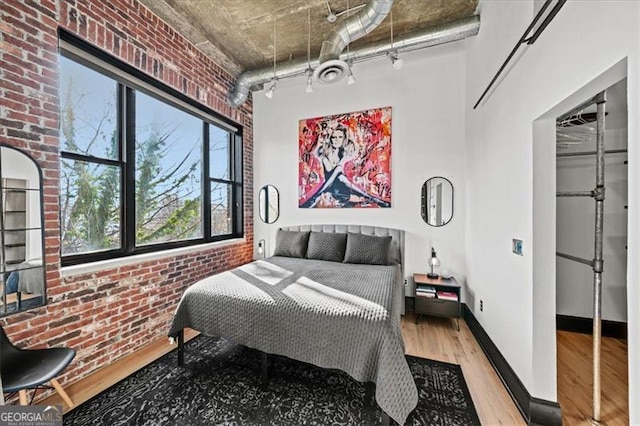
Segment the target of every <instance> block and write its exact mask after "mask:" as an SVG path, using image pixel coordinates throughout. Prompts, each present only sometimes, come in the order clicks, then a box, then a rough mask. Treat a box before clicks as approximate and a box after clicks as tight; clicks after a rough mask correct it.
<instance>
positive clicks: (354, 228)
mask: <svg viewBox="0 0 640 426" xmlns="http://www.w3.org/2000/svg"><path fill="white" fill-rule="evenodd" d="M282 229H283V230H285V231H313V232H326V233H348V232H351V233H355V234H363V235H374V236H377V237H382V236H391V246H390V248H389V251H390V253H389V254H390V260H391V261H392V262H395V263H397V264H399V265H400V269H401V271H402V274H401V280H400V281H401V282H399V283H398V284H397V285H400V286H403V278H404V231H403V230H400V229H394V228H385V227H381V226H365V225H338V224H332V225H331V224H323V225H291V226H283V227H282ZM403 288H404V287H403ZM398 300H399V302H398V303H403V302H404V297H402V298H398ZM398 312H400V310H398ZM175 337H176V340H177V343H178V365H180V366H183V365H184V329H182V330H180V331H179V332H178V333H177V335H176V336H175ZM267 357H268V355H267V353H265V352H263V353H262V379H263V383H267V379H268V371H267ZM374 395H375V384H373V383H371V382H369V383H367V384H366V395H365V398H373V399H374V401H375V396H374ZM380 411H381V413H382V425H383V426H388V425H389V424H390V418H389V416H388V415H387V414H386V413H385V412H384V411H383V410H382V409H381V410H380Z"/></svg>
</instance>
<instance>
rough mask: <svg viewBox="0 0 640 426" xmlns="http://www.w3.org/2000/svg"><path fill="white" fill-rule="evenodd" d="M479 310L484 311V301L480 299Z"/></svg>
mask: <svg viewBox="0 0 640 426" xmlns="http://www.w3.org/2000/svg"><path fill="white" fill-rule="evenodd" d="M480 312H484V303H483V302H482V300H481V301H480Z"/></svg>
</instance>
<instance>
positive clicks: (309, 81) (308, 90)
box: [305, 68, 313, 93]
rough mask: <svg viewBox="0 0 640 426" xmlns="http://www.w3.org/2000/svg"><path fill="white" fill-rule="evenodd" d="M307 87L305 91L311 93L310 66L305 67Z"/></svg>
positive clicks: (311, 72)
mask: <svg viewBox="0 0 640 426" xmlns="http://www.w3.org/2000/svg"><path fill="white" fill-rule="evenodd" d="M306 74H307V88H306V90H305V92H307V93H313V70H312V69H311V68H307V71H306Z"/></svg>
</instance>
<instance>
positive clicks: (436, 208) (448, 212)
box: [421, 177, 453, 226]
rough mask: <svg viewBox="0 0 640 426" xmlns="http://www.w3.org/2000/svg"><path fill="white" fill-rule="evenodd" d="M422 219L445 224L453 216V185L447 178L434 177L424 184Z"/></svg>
mask: <svg viewBox="0 0 640 426" xmlns="http://www.w3.org/2000/svg"><path fill="white" fill-rule="evenodd" d="M421 210H422V211H421V213H422V219H423V220H424V221H425V222H426V223H427V224H428V225H431V226H443V225H446V224H447V223H449V222H451V218H453V185H451V182H450V181H449V179H447V178H443V177H432V178H431V179H429V180H427V181H426V182H425V183H424V184H423V185H422V203H421Z"/></svg>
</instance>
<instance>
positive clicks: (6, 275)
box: [0, 145, 47, 316]
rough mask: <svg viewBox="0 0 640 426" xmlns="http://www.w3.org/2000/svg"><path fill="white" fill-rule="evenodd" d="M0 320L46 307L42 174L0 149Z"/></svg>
mask: <svg viewBox="0 0 640 426" xmlns="http://www.w3.org/2000/svg"><path fill="white" fill-rule="evenodd" d="M0 197H1V199H0V316H1V315H7V314H10V313H15V312H20V311H25V310H27V309H31V308H34V307H37V306H42V305H44V304H45V303H46V301H47V298H46V286H45V265H44V262H43V254H44V235H43V232H42V229H43V227H42V225H43V222H42V218H43V215H42V174H41V171H40V167H38V165H37V164H36V162H35V161H34V160H33V159H32V158H31V157H29V156H28V155H26V154H25V153H23V152H21V151H19V150H17V149H15V148H12V147H9V146H4V145H3V146H0Z"/></svg>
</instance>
